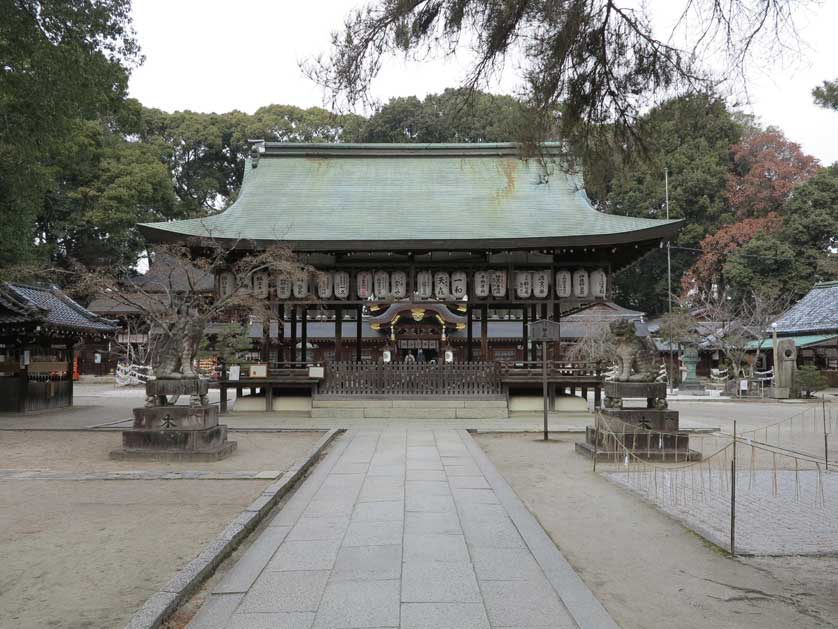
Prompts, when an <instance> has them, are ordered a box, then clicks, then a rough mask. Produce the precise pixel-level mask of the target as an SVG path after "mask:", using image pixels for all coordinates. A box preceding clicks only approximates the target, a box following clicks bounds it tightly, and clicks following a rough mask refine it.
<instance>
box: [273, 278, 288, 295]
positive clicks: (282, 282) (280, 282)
mask: <svg viewBox="0 0 838 629" xmlns="http://www.w3.org/2000/svg"><path fill="white" fill-rule="evenodd" d="M274 280H275V281H276V296H277V297H278V298H279V299H288V298H289V297H291V278H290V277H288V276H287V275H286V274H285V273H278V274H277V276H276V277H275V278H274Z"/></svg>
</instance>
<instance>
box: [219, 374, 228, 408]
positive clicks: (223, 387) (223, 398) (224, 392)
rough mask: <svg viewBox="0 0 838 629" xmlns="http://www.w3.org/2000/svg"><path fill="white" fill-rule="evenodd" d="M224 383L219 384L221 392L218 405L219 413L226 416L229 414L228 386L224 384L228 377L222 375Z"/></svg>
mask: <svg viewBox="0 0 838 629" xmlns="http://www.w3.org/2000/svg"><path fill="white" fill-rule="evenodd" d="M221 377H222V381H221V382H220V383H219V384H218V389H219V392H220V397H221V399H220V401H219V403H218V407H219V409H218V410H219V413H221V414H222V415H224V414H225V413H226V412H227V385H226V384H225V383H224V380H225V379H226V376H224V375H223V374H222V376H221Z"/></svg>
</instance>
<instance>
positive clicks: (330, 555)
mask: <svg viewBox="0 0 838 629" xmlns="http://www.w3.org/2000/svg"><path fill="white" fill-rule="evenodd" d="M340 544H341V540H339V539H330V540H313V541H300V542H291V541H286V542H285V543H284V544H282V546H280V547H279V550H277V551H276V553H275V554H274V556H273V558H272V559H271V560H270V561H269V562H268V565H267V566H266V568H265V570H267V571H270V572H274V571H289V570H308V571H311V570H331V569H332V566H334V565H335V559H336V558H337V556H338V550H339V549H340Z"/></svg>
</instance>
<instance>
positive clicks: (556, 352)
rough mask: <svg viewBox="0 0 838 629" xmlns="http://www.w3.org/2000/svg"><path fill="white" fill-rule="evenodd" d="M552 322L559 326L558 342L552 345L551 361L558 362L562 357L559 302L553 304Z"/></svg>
mask: <svg viewBox="0 0 838 629" xmlns="http://www.w3.org/2000/svg"><path fill="white" fill-rule="evenodd" d="M553 321H555V322H556V323H558V324H559V340H558V341H556V342H555V343H553V360H554V361H556V362H559V361H560V360H561V356H562V339H561V330H562V309H561V302H559V301H555V302H553Z"/></svg>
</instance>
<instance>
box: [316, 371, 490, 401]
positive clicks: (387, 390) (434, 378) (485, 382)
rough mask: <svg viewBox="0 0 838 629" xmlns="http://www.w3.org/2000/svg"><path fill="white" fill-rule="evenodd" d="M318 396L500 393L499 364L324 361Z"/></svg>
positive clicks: (471, 396) (478, 394)
mask: <svg viewBox="0 0 838 629" xmlns="http://www.w3.org/2000/svg"><path fill="white" fill-rule="evenodd" d="M319 394H320V395H321V396H359V397H374V396H382V397H393V396H404V397H436V396H446V397H461V398H486V397H496V396H502V395H503V387H502V385H501V379H500V367H499V365H498V363H481V362H476V363H455V364H450V365H432V364H404V363H346V362H339V363H327V364H326V371H325V377H324V379H323V382H321V384H320V388H319Z"/></svg>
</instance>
